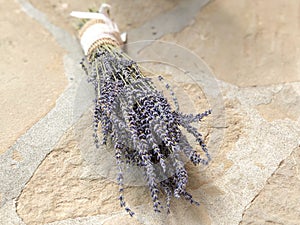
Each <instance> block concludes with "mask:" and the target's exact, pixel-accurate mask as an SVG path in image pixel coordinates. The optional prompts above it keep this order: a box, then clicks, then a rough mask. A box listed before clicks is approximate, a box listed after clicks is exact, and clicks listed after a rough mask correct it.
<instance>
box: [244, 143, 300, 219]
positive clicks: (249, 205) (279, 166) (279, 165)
mask: <svg viewBox="0 0 300 225" xmlns="http://www.w3.org/2000/svg"><path fill="white" fill-rule="evenodd" d="M299 147H300V146H299ZM296 149H297V148H295V149H293V150H292V151H291V152H290V154H289V155H288V156H287V157H286V158H284V159H283V160H281V161H280V162H279V164H278V166H277V168H276V169H275V170H274V171H273V173H272V174H271V175H270V176H269V177H268V179H267V180H266V182H265V184H264V186H263V187H262V188H261V190H260V191H259V192H258V193H257V194H256V195H255V196H254V197H253V199H252V200H251V201H250V202H249V204H248V205H246V206H245V208H244V210H243V213H242V218H241V220H240V222H239V225H242V222H243V220H244V216H245V213H246V212H247V210H248V209H249V208H250V207H251V206H252V204H253V203H254V201H255V200H256V199H257V198H258V197H259V196H260V194H261V193H262V192H263V191H264V189H265V186H266V185H267V184H268V181H269V180H270V179H272V177H273V176H274V175H275V174H276V173H277V171H278V170H279V169H280V168H281V166H282V165H283V164H284V162H285V161H286V160H287V159H288V158H289V157H290V156H291V155H292V154H293V152H294V151H295V150H296Z"/></svg>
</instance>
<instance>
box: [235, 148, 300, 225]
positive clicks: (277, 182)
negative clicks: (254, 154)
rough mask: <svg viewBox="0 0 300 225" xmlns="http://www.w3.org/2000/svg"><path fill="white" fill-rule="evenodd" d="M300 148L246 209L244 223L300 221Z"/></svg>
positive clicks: (289, 222)
mask: <svg viewBox="0 0 300 225" xmlns="http://www.w3.org/2000/svg"><path fill="white" fill-rule="evenodd" d="M299 169H300V147H298V148H296V149H295V150H294V151H293V152H292V154H291V155H290V156H289V157H288V158H286V159H285V160H284V161H283V162H282V163H281V164H280V166H279V168H278V169H277V170H276V172H275V173H274V174H273V175H272V177H270V178H269V179H268V181H267V183H266V185H265V187H264V189H263V190H262V191H261V192H260V193H259V195H258V196H257V197H256V198H255V199H254V200H253V202H252V204H251V205H250V207H249V209H247V211H246V212H245V214H244V216H243V220H242V222H241V223H240V225H248V224H268V225H271V224H274V225H275V224H284V225H296V224H299V221H300V211H299V210H298V209H299V202H300V192H299V186H300V172H299Z"/></svg>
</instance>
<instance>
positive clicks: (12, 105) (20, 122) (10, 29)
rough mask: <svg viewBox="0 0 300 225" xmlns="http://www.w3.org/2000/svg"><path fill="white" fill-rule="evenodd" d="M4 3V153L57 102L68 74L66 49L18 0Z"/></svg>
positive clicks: (0, 88)
mask: <svg viewBox="0 0 300 225" xmlns="http://www.w3.org/2000/svg"><path fill="white" fill-rule="evenodd" d="M0 4H1V5H2V6H3V7H1V9H0V14H1V20H0V24H1V29H2V31H5V32H1V34H0V50H1V55H0V59H1V63H0V71H1V77H0V81H1V82H0V95H1V97H2V98H1V109H0V126H1V130H0V140H1V143H0V154H2V153H3V152H5V150H6V149H8V147H10V146H11V145H12V144H13V143H14V142H15V141H16V139H17V138H18V137H19V136H20V135H22V134H23V133H24V132H25V131H27V130H28V129H29V128H30V127H32V125H33V124H34V123H36V122H37V121H38V120H39V119H41V118H42V117H43V116H45V114H47V113H48V112H49V110H50V109H51V108H53V107H54V106H55V100H56V99H57V97H58V96H59V95H60V94H61V92H62V91H63V90H64V88H65V86H66V78H65V75H64V67H63V61H62V59H63V57H62V54H63V50H62V49H61V48H60V47H59V46H58V45H57V43H56V42H55V41H54V38H53V37H52V36H51V35H50V34H49V33H48V32H47V31H46V30H45V29H44V28H43V27H42V26H41V25H40V24H39V23H38V22H36V21H34V20H32V19H31V18H29V17H28V16H27V15H26V14H25V13H23V12H22V11H21V9H20V7H19V5H18V4H17V3H16V2H14V1H10V2H6V1H1V2H0ZM30 31H34V32H30ZM4 96H5V98H4Z"/></svg>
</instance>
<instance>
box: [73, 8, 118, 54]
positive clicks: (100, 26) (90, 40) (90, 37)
mask: <svg viewBox="0 0 300 225" xmlns="http://www.w3.org/2000/svg"><path fill="white" fill-rule="evenodd" d="M109 8H110V6H109V5H107V4H102V5H101V7H100V9H99V12H98V13H91V12H76V11H73V12H72V13H71V16H74V17H77V18H83V19H94V20H95V21H96V22H95V23H91V25H88V24H87V25H88V26H87V27H84V29H83V33H82V34H81V36H80V44H81V47H82V49H83V51H84V53H85V55H87V54H88V53H89V49H90V48H91V47H92V45H93V44H94V43H95V42H96V41H98V40H103V39H109V40H111V41H112V42H115V43H118V44H119V45H121V44H122V43H123V42H124V41H122V38H121V35H120V31H119V29H118V26H117V24H116V23H114V22H113V21H112V20H111V19H110V17H109Z"/></svg>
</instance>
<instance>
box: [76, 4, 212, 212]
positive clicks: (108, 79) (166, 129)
mask: <svg viewBox="0 0 300 225" xmlns="http://www.w3.org/2000/svg"><path fill="white" fill-rule="evenodd" d="M71 15H72V16H75V17H78V18H82V19H91V20H89V21H88V22H87V23H86V24H85V25H84V26H83V27H82V28H81V32H80V35H79V36H80V42H81V46H82V48H83V51H84V53H85V55H86V58H85V59H84V60H83V61H82V63H81V64H82V68H83V69H84V70H85V72H86V74H87V76H88V81H89V82H90V83H92V84H93V86H94V88H95V93H96V94H95V95H96V97H95V108H94V138H95V144H96V147H97V148H98V147H99V145H100V144H103V145H106V144H108V142H110V143H111V144H112V146H113V149H114V151H115V158H116V164H117V167H118V175H117V181H118V184H119V187H120V188H119V192H120V196H119V200H120V205H121V207H124V208H125V210H126V211H127V212H128V213H129V214H130V215H131V216H133V214H134V212H133V211H132V210H131V209H130V208H129V207H127V205H126V202H125V200H124V196H123V192H124V177H123V172H124V171H123V167H124V165H126V164H128V165H132V166H137V167H139V168H141V169H142V170H143V172H144V175H145V181H146V182H147V184H148V186H149V189H150V195H151V198H152V201H153V208H154V211H155V212H160V210H161V208H163V206H162V205H161V202H160V199H161V194H162V192H164V193H165V195H166V210H167V212H169V211H170V200H171V198H172V197H173V196H174V197H175V198H180V197H184V198H185V199H186V200H188V201H190V202H191V203H194V204H196V205H199V203H198V202H197V201H195V200H194V199H193V197H192V195H191V194H190V193H188V192H187V191H186V186H187V182H188V174H187V171H186V169H185V166H184V162H185V159H186V158H187V159H188V160H190V161H191V162H192V163H193V164H194V165H198V164H204V165H207V164H208V162H209V161H210V159H211V158H210V155H209V153H208V150H207V147H206V145H205V143H204V139H203V137H202V135H201V134H200V133H199V132H198V131H197V129H196V128H195V127H193V126H192V123H194V122H199V121H201V120H202V119H203V118H204V117H206V116H208V115H209V114H210V113H211V111H210V110H208V111H205V112H203V113H200V114H196V115H192V114H188V115H186V114H183V113H182V112H180V111H179V104H178V101H177V99H176V97H175V94H174V92H173V91H172V89H171V87H170V85H169V84H167V83H166V82H165V81H164V79H163V77H161V76H159V80H160V81H161V82H163V83H164V84H165V87H166V88H167V89H169V91H170V93H171V96H172V98H173V101H174V105H175V109H172V107H171V105H170V104H169V102H168V101H167V99H166V98H165V97H164V95H163V93H162V92H161V91H158V90H157V89H156V88H155V86H154V84H153V82H152V81H151V79H149V78H147V77H145V76H144V75H143V73H142V71H141V70H140V68H139V66H138V65H137V63H136V62H135V61H133V60H132V59H131V58H130V57H128V56H127V55H126V54H125V53H124V52H123V51H122V50H121V48H120V47H119V46H120V45H121V43H122V35H120V33H119V30H118V28H117V25H116V24H115V23H114V22H113V21H112V20H111V19H110V17H109V6H108V5H107V4H102V5H101V7H100V9H99V12H98V13H84V12H72V14H71ZM100 127H101V128H100ZM180 127H181V128H182V129H185V130H186V131H187V132H189V133H190V134H192V135H193V136H194V138H195V140H196V141H197V142H198V143H199V145H200V146H201V148H202V151H203V154H201V155H200V153H198V152H196V151H195V150H194V149H193V147H192V146H191V144H190V143H189V142H188V139H187V137H186V136H185V135H184V134H183V133H182V130H181V129H180ZM100 129H101V132H102V135H103V138H102V140H101V143H100V140H99V138H98V135H97V131H98V130H100ZM202 155H204V157H202Z"/></svg>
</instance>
